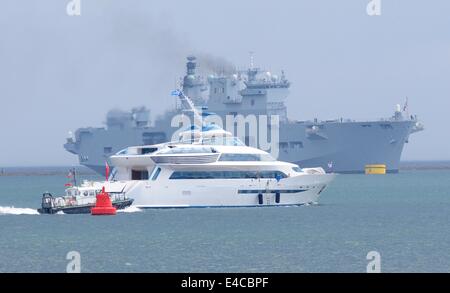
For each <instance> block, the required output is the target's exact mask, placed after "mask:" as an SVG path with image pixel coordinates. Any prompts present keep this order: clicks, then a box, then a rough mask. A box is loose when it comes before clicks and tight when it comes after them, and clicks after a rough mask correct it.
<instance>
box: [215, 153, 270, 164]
mask: <svg viewBox="0 0 450 293" xmlns="http://www.w3.org/2000/svg"><path fill="white" fill-rule="evenodd" d="M219 161H233V162H239V161H240V162H248V161H265V162H272V161H275V159H274V158H273V157H272V156H271V155H269V154H222V155H221V156H220V158H219Z"/></svg>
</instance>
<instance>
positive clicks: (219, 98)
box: [64, 56, 423, 173]
mask: <svg viewBox="0 0 450 293" xmlns="http://www.w3.org/2000/svg"><path fill="white" fill-rule="evenodd" d="M196 69H197V60H196V58H195V57H193V56H190V57H188V60H187V72H186V75H185V76H184V78H183V81H182V91H183V92H184V94H186V95H187V96H189V97H190V98H191V99H192V101H193V102H194V104H195V105H196V106H198V107H200V108H201V109H207V111H208V112H212V114H214V116H216V117H220V118H221V119H222V120H223V121H225V120H226V118H227V117H230V116H231V117H236V116H242V117H248V116H249V115H254V116H255V117H262V116H266V117H275V116H276V117H277V118H278V119H277V121H279V122H278V124H277V126H278V125H279V134H278V135H279V137H278V139H277V147H278V150H277V156H278V159H279V160H282V161H288V162H292V163H295V164H298V165H300V166H301V167H317V166H320V167H322V168H324V169H325V170H327V171H329V172H336V173H362V172H364V168H365V166H366V165H368V164H384V165H386V168H387V171H388V172H392V173H395V172H398V169H399V162H400V157H401V154H402V150H403V147H404V145H405V143H407V142H408V140H409V136H410V134H412V133H414V132H418V131H421V130H423V125H422V124H421V123H420V122H419V121H418V119H417V116H415V115H409V114H406V112H407V111H406V107H404V108H402V107H400V106H399V105H397V107H396V109H395V113H394V115H393V116H391V117H389V118H386V119H380V120H372V121H354V120H350V119H342V118H340V119H336V120H326V121H321V120H317V119H314V120H313V121H298V120H292V119H289V118H288V117H287V108H286V105H285V100H286V98H287V97H288V95H289V88H290V82H289V80H288V79H287V78H286V76H285V74H284V72H282V73H281V75H280V76H277V75H274V74H271V73H270V72H267V71H263V70H260V69H258V68H256V67H254V66H253V62H252V64H251V65H250V68H249V69H248V70H245V71H236V72H235V73H234V74H213V75H210V76H207V77H206V78H205V77H203V76H201V75H198V74H197V72H196ZM168 92H170V90H168ZM178 114H183V115H184V114H186V116H189V115H188V114H189V113H185V111H183V107H182V105H180V106H178V107H175V108H174V109H171V110H168V111H166V113H165V114H164V115H162V116H161V117H159V118H158V119H156V120H155V121H151V119H150V110H148V109H147V108H145V107H141V108H134V109H132V111H130V112H126V111H120V110H112V111H110V112H108V113H107V119H106V127H101V128H93V127H88V128H80V129H78V130H76V132H75V133H74V134H71V135H69V137H68V138H67V142H66V143H65V145H64V148H65V149H66V150H67V151H69V152H71V153H73V154H75V155H77V156H78V159H79V162H80V164H82V165H84V166H87V167H89V168H91V169H93V170H95V171H96V172H98V173H103V172H104V169H105V168H104V166H105V161H107V160H108V158H109V157H110V156H111V155H113V154H115V153H117V152H118V151H120V150H122V149H125V148H127V147H129V146H132V145H152V144H157V143H161V142H165V141H169V140H171V137H172V135H173V134H174V133H175V132H176V131H180V129H179V127H172V126H171V125H172V124H173V123H172V119H173V117H174V116H175V115H178ZM209 115H210V114H209ZM266 121H269V122H266V123H268V124H267V125H264V124H263V125H261V123H259V126H258V127H259V128H261V127H262V128H263V129H266V128H267V129H270V128H271V126H272V125H271V124H270V121H272V120H270V118H268V120H266ZM247 128H248V127H247ZM227 130H229V129H227ZM247 130H248V129H247ZM259 133H261V132H260V131H259V130H258V131H257V135H256V136H255V135H254V134H252V133H250V131H249V133H246V134H244V135H243V136H244V137H241V139H242V140H243V141H244V142H245V143H246V144H247V145H252V146H256V147H260V145H259V143H260V139H259V138H258V134H259Z"/></svg>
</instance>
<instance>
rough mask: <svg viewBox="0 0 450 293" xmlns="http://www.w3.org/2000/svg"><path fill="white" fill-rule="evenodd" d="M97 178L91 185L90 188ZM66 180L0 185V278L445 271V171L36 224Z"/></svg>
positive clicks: (448, 174) (3, 179)
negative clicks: (72, 271)
mask: <svg viewBox="0 0 450 293" xmlns="http://www.w3.org/2000/svg"><path fill="white" fill-rule="evenodd" d="M95 178H96V179H98V177H94V179H95ZM66 181H67V178H66V177H65V176H63V175H47V176H38V175H32V176H23V175H17V176H0V272H66V268H67V266H68V264H69V262H70V260H68V259H66V257H67V254H68V253H69V252H71V251H75V252H77V253H79V255H80V269H81V272H366V268H367V265H368V263H369V260H367V259H366V257H367V254H368V253H369V252H370V251H376V252H378V253H379V254H380V256H381V271H383V272H450V171H448V170H447V171H446V170H439V171H432V170H431V171H403V172H401V173H400V174H392V175H386V176H383V175H374V176H365V175H340V176H338V177H337V178H336V180H335V181H334V182H333V183H332V184H331V185H330V187H329V188H328V189H327V190H326V191H325V192H323V193H322V195H321V198H320V200H319V203H318V204H316V205H310V206H302V207H278V208H276V207H275V208H215V209H167V210H145V211H141V210H139V209H136V208H130V209H127V210H126V211H124V212H120V213H118V214H117V215H116V216H107V217H93V216H90V215H64V214H60V215H38V214H37V213H36V208H38V207H39V206H40V200H41V194H42V193H43V192H45V191H50V192H52V193H53V194H61V193H62V192H63V190H64V183H65V182H66Z"/></svg>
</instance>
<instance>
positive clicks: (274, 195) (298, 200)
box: [105, 92, 335, 208]
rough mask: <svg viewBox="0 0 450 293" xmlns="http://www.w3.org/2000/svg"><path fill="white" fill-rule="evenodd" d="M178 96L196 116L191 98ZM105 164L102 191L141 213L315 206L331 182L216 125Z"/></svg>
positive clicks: (120, 155) (123, 154) (126, 153)
mask: <svg viewBox="0 0 450 293" xmlns="http://www.w3.org/2000/svg"><path fill="white" fill-rule="evenodd" d="M179 97H180V99H181V100H182V102H184V103H187V104H188V105H189V106H190V108H191V111H192V112H194V116H197V117H198V116H199V113H198V112H196V109H195V108H194V107H193V104H192V102H191V101H190V100H189V98H188V97H186V96H185V95H184V94H183V93H182V92H179ZM200 119H201V118H200ZM109 161H110V163H111V164H112V165H113V166H114V169H113V172H112V174H111V176H110V179H109V181H108V182H106V183H105V187H106V191H111V192H118V191H120V192H122V193H124V195H126V196H127V197H129V198H132V199H134V203H133V205H135V206H137V207H139V208H188V207H197V208H198V207H257V206H290V205H304V204H310V203H315V202H317V201H318V198H319V196H320V194H321V192H322V191H323V190H324V189H325V188H326V187H327V186H328V184H329V183H330V182H331V181H332V180H333V178H334V177H335V175H334V174H326V173H325V171H324V170H323V169H322V168H304V169H302V168H300V167H299V166H298V165H295V164H292V163H287V162H281V161H277V160H275V159H274V158H273V157H272V156H271V155H270V154H269V153H267V152H264V151H261V150H259V149H257V148H252V147H248V146H246V145H244V144H243V143H242V142H241V141H240V140H239V139H238V138H236V137H233V136H232V134H231V133H229V132H227V131H225V130H223V129H222V128H220V127H218V126H217V125H214V124H209V125H201V127H195V126H193V127H192V128H191V129H190V130H188V131H185V132H183V133H181V134H180V138H179V141H175V142H168V143H163V144H157V145H147V146H132V147H128V148H126V149H125V150H122V151H121V152H119V153H117V154H116V155H113V156H111V157H110V159H109Z"/></svg>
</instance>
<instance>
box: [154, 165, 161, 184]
mask: <svg viewBox="0 0 450 293" xmlns="http://www.w3.org/2000/svg"><path fill="white" fill-rule="evenodd" d="M160 173H161V168H159V167H158V168H157V169H156V171H155V173H154V174H153V177H152V180H153V181H155V180H156V179H158V176H159V174H160Z"/></svg>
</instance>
